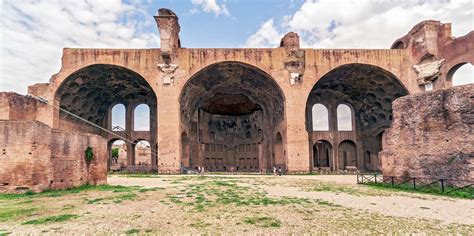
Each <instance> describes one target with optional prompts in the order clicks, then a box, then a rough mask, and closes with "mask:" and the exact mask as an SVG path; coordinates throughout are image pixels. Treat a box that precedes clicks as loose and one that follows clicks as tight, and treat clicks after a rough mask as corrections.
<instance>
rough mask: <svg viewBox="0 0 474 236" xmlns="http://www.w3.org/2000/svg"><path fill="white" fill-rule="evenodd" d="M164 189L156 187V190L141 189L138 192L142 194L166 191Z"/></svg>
mask: <svg viewBox="0 0 474 236" xmlns="http://www.w3.org/2000/svg"><path fill="white" fill-rule="evenodd" d="M164 189H165V188H160V187H155V188H142V189H139V190H138V192H140V193H145V192H154V191H158V190H164Z"/></svg>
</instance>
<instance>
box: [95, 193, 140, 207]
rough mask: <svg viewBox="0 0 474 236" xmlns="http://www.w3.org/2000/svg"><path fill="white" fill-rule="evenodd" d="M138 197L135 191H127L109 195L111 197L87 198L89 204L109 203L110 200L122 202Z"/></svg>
mask: <svg viewBox="0 0 474 236" xmlns="http://www.w3.org/2000/svg"><path fill="white" fill-rule="evenodd" d="M136 197H137V195H136V194H135V193H125V194H121V195H115V196H109V197H101V198H93V199H86V203H87V204H97V203H103V204H107V203H110V202H114V203H121V202H123V201H127V200H135V198H136Z"/></svg>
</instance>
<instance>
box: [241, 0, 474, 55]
mask: <svg viewBox="0 0 474 236" xmlns="http://www.w3.org/2000/svg"><path fill="white" fill-rule="evenodd" d="M473 8H474V6H473V2H472V1H471V0H455V1H447V0H436V1H380V0H319V1H314V0H307V1H306V2H305V3H304V4H303V5H302V6H301V7H300V9H298V10H297V11H296V12H295V13H294V14H292V15H290V16H285V17H283V19H281V22H283V23H282V24H281V25H278V26H277V27H275V26H273V28H274V29H275V30H276V29H279V31H280V32H281V33H276V34H271V35H270V34H268V35H261V36H262V37H263V36H265V37H266V38H261V39H259V40H260V41H267V42H273V43H272V44H271V45H270V46H277V45H278V42H279V39H278V40H277V39H275V38H274V37H279V35H282V34H283V33H284V32H288V31H295V32H297V33H298V34H299V35H300V37H301V44H302V46H303V47H315V48H389V47H390V45H391V44H392V43H393V42H394V41H395V40H396V39H397V38H399V37H401V36H403V35H405V34H406V33H408V31H409V30H410V29H411V28H412V27H413V26H414V25H415V24H417V23H419V22H421V21H423V20H428V19H434V20H440V21H441V22H444V23H447V22H450V23H453V24H452V29H453V35H454V36H461V35H464V34H466V33H468V32H469V31H471V30H472V29H473V28H474V27H473V24H474V23H473V20H472V19H473ZM264 26H266V25H265V24H263V25H262V27H261V28H260V29H259V30H258V32H260V31H261V30H262V28H263V27H264ZM258 32H257V33H258ZM257 33H256V34H257ZM254 35H255V34H254ZM254 35H252V36H250V38H252V37H254ZM250 38H249V39H250ZM247 42H248V41H247Z"/></svg>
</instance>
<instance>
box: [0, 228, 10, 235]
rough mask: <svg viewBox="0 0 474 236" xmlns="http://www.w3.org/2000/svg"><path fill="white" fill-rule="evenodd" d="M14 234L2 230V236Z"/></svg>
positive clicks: (0, 232)
mask: <svg viewBox="0 0 474 236" xmlns="http://www.w3.org/2000/svg"><path fill="white" fill-rule="evenodd" d="M11 233H12V232H10V231H6V230H3V229H2V230H0V236H6V235H10V234H11Z"/></svg>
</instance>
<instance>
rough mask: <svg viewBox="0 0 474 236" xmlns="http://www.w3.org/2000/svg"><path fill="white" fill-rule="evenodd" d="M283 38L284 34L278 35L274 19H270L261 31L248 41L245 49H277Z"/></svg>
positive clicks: (262, 26)
mask: <svg viewBox="0 0 474 236" xmlns="http://www.w3.org/2000/svg"><path fill="white" fill-rule="evenodd" d="M281 37H282V34H280V33H278V31H277V29H276V27H275V25H274V22H273V19H270V20H267V21H266V22H265V23H263V24H262V25H261V26H260V29H259V30H258V31H257V32H256V33H255V34H253V35H251V36H250V37H249V38H248V39H247V42H246V43H245V47H250V48H262V47H275V46H278V45H279V43H280V39H281Z"/></svg>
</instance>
